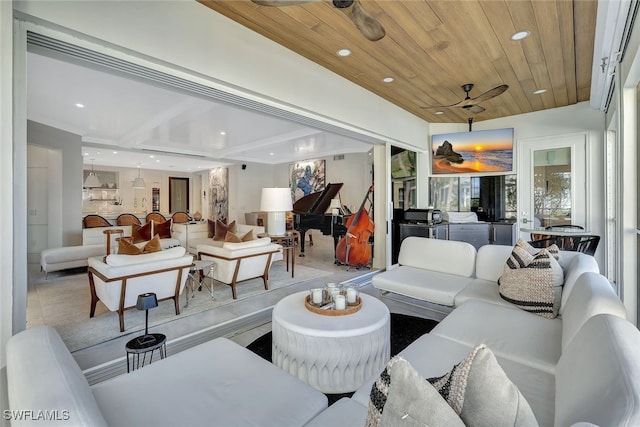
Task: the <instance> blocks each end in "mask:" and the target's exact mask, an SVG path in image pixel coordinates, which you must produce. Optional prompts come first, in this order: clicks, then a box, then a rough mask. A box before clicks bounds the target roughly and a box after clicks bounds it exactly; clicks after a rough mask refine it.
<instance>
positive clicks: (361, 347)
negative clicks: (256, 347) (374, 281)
mask: <svg viewBox="0 0 640 427" xmlns="http://www.w3.org/2000/svg"><path fill="white" fill-rule="evenodd" d="M307 295H308V292H298V293H296V294H293V295H289V296H287V297H285V298H283V299H282V300H281V301H280V302H278V303H277V304H276V306H275V307H274V308H273V318H272V331H273V344H272V350H273V353H272V360H273V363H274V364H275V365H276V366H278V367H280V368H282V369H283V370H285V371H287V372H289V373H290V374H292V375H295V376H297V377H298V378H300V379H301V380H302V381H304V382H306V383H307V384H309V385H311V386H313V387H314V388H315V389H317V390H320V391H321V392H323V393H347V392H351V391H354V390H356V389H357V388H358V387H360V386H361V385H362V384H364V382H365V381H366V380H367V379H369V378H372V377H373V376H375V375H379V374H380V371H382V369H383V368H384V367H385V364H386V363H387V362H388V360H389V355H390V315H389V309H388V308H387V306H386V305H384V304H383V303H382V302H381V301H380V300H378V299H377V298H374V297H371V296H369V295H365V294H360V296H361V298H362V308H361V309H360V310H359V311H357V312H356V313H353V314H349V315H344V316H325V315H322V314H316V313H313V312H311V311H309V310H307V308H306V307H305V305H304V299H305V297H306V296H307Z"/></svg>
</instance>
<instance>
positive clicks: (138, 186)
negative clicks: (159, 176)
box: [133, 163, 147, 190]
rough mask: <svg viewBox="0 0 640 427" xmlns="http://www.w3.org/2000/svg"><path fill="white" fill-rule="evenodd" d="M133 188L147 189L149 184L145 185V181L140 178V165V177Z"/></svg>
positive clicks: (134, 182)
mask: <svg viewBox="0 0 640 427" xmlns="http://www.w3.org/2000/svg"><path fill="white" fill-rule="evenodd" d="M133 188H136V189H141V190H142V189H144V188H147V184H145V182H144V179H142V178H140V164H139V163H138V177H137V178H136V179H135V180H134V181H133Z"/></svg>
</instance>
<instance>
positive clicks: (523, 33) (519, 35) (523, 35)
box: [511, 30, 531, 41]
mask: <svg viewBox="0 0 640 427" xmlns="http://www.w3.org/2000/svg"><path fill="white" fill-rule="evenodd" d="M530 35H531V31H528V30H524V31H518V32H517V33H514V34H513V35H512V36H511V40H514V41H517V40H522V39H524V38H527V37H529V36H530Z"/></svg>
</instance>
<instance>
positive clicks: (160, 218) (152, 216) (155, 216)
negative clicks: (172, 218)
mask: <svg viewBox="0 0 640 427" xmlns="http://www.w3.org/2000/svg"><path fill="white" fill-rule="evenodd" d="M166 220H167V218H165V217H164V215H162V214H161V213H158V212H150V213H148V214H147V217H146V218H145V221H146V222H149V221H155V222H158V223H163V222H165V221H166Z"/></svg>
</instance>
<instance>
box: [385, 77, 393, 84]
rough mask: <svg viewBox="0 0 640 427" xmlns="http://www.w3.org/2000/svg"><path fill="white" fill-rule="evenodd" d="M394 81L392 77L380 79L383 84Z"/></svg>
mask: <svg viewBox="0 0 640 427" xmlns="http://www.w3.org/2000/svg"><path fill="white" fill-rule="evenodd" d="M394 80H395V79H394V78H393V77H385V78H384V79H382V81H383V82H385V83H391V82H392V81H394Z"/></svg>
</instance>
